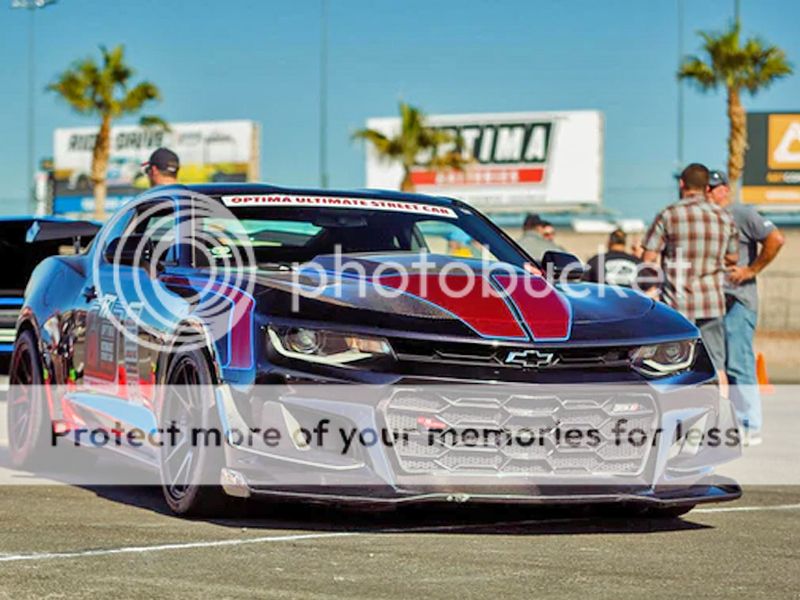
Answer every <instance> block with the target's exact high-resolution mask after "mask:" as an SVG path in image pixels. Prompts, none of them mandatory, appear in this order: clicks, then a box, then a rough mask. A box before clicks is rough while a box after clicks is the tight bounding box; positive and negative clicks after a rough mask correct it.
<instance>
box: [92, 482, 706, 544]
mask: <svg viewBox="0 0 800 600" xmlns="http://www.w3.org/2000/svg"><path fill="white" fill-rule="evenodd" d="M80 487H82V488H83V489H87V490H89V491H91V492H93V493H94V494H96V495H97V496H98V497H100V498H103V499H105V500H110V501H113V502H119V503H122V504H127V505H130V506H135V507H137V508H141V509H145V510H150V511H153V512H156V513H159V514H162V515H166V516H170V517H173V518H179V517H174V516H173V515H172V513H170V512H169V511H168V509H167V507H166V505H165V504H164V501H163V499H162V497H161V490H160V489H159V488H157V487H135V486H80ZM233 512H234V514H236V515H238V516H236V517H235V518H213V519H202V520H203V521H206V522H209V523H214V524H216V525H221V526H224V527H237V528H241V527H246V528H249V529H269V530H287V531H288V530H291V531H297V530H304V531H329V532H340V531H353V532H364V533H387V534H391V533H448V534H459V533H468V534H472V535H476V534H487V535H488V534H495V535H497V534H501V535H545V534H546V535H554V534H595V533H602V534H609V533H620V534H630V533H652V532H658V531H686V530H695V529H708V528H710V527H709V526H707V525H702V524H698V523H692V522H690V521H685V520H682V519H664V518H648V517H646V516H636V515H630V514H629V515H625V514H623V513H621V512H619V509H617V512H618V513H619V516H616V515H613V516H611V515H609V511H608V509H605V510H604V509H601V508H598V507H578V506H573V507H534V508H532V507H517V506H515V507H509V506H502V505H479V504H475V505H453V504H428V505H424V506H421V505H418V506H404V507H401V508H397V509H394V510H380V511H369V510H367V509H356V508H350V507H343V506H328V505H320V504H312V503H303V502H294V503H289V502H273V501H266V500H257V501H254V500H249V501H247V502H242V503H240V504H239V505H238V506H236V508H235V509H234V511H233Z"/></svg>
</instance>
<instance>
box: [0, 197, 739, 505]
mask: <svg viewBox="0 0 800 600" xmlns="http://www.w3.org/2000/svg"><path fill="white" fill-rule="evenodd" d="M581 273H582V266H581V264H580V263H579V261H577V259H576V258H575V257H573V256H571V255H567V254H564V253H547V254H546V255H545V256H544V258H543V259H542V262H541V263H537V262H536V261H534V260H533V259H532V258H531V257H529V256H527V255H526V254H525V253H524V251H523V250H521V249H520V248H519V246H517V245H516V244H515V243H514V242H513V240H511V239H510V238H509V237H508V236H507V235H506V234H505V233H504V232H503V231H501V230H500V229H498V228H497V227H496V226H494V225H493V224H492V223H491V222H490V221H489V220H488V219H486V218H485V217H484V216H482V215H481V214H480V213H478V212H477V211H475V209H473V208H471V207H469V206H468V205H466V204H464V203H462V202H459V201H457V200H453V199H446V198H434V197H426V196H418V195H411V194H401V193H394V192H382V191H363V190H362V191H352V192H328V191H319V190H295V189H285V188H277V187H273V186H268V185H257V184H230V185H226V184H219V185H197V186H170V187H164V188H158V189H156V190H154V191H151V192H148V193H147V194H145V195H143V196H140V197H139V198H137V199H136V200H135V201H133V202H132V203H130V204H129V205H127V206H126V207H124V208H123V209H122V210H120V211H119V212H118V213H116V214H115V215H114V217H113V218H112V219H111V220H110V221H109V222H108V223H107V224H106V225H104V226H103V228H102V229H101V230H100V232H99V234H98V235H97V237H96V238H95V240H94V242H93V243H92V245H91V246H90V247H89V248H88V249H87V250H86V251H85V252H84V253H82V254H78V255H75V256H56V257H51V258H48V259H46V260H44V261H43V262H42V263H41V264H40V265H39V266H38V267H37V268H36V270H35V272H34V273H33V276H32V278H31V280H30V283H29V284H28V287H27V290H26V293H25V300H24V305H23V307H22V309H21V314H20V317H19V321H18V323H17V330H16V341H15V347H14V355H13V359H12V365H11V392H10V399H9V419H8V422H9V428H10V446H11V456H12V459H13V461H14V462H15V464H17V465H19V466H22V465H28V464H32V463H34V462H35V461H36V460H42V459H45V460H46V459H47V458H48V457H50V458H53V456H54V455H57V454H59V453H61V452H62V451H63V450H64V446H65V445H67V444H69V445H74V444H75V443H77V444H80V445H84V446H89V447H94V448H102V449H109V450H113V451H114V452H115V453H116V454H118V455H119V454H121V455H124V456H125V457H127V458H134V459H138V461H139V462H142V463H144V464H145V465H147V466H148V467H152V472H153V473H156V474H157V475H158V481H159V482H160V483H161V484H162V486H163V489H164V496H165V498H166V501H167V502H168V504H169V506H170V507H171V508H172V509H173V510H174V511H176V512H178V513H181V514H200V513H208V512H212V511H217V510H219V509H220V508H221V507H223V506H226V505H229V504H230V503H231V497H232V496H233V497H240V498H241V497H249V496H258V495H264V496H273V497H281V498H297V499H313V500H319V501H337V502H351V503H382V504H399V503H404V502H419V501H456V502H465V501H484V502H493V501H494V502H522V503H553V502H555V503H563V502H582V503H609V502H611V503H618V504H622V505H624V506H635V508H636V509H637V510H639V509H646V510H648V511H650V512H659V511H660V512H662V513H666V514H677V513H680V512H685V511H686V510H689V509H690V508H691V507H692V506H694V505H695V504H697V503H699V502H705V501H718V500H730V499H734V498H736V497H738V496H739V495H740V489H739V487H738V486H737V485H736V484H735V483H734V482H732V481H729V480H728V481H726V480H724V479H722V478H718V477H716V478H715V477H714V476H713V475H712V467H713V466H714V465H715V464H718V463H721V462H724V461H727V460H730V459H731V458H733V457H735V456H737V455H738V429H737V425H736V422H735V417H734V416H733V412H732V410H731V406H730V403H729V402H728V401H727V400H726V399H724V398H721V397H720V396H719V394H718V393H717V388H716V386H715V385H714V371H713V368H712V367H711V365H710V362H709V359H708V356H707V353H706V351H705V350H704V348H703V346H702V342H701V341H700V340H699V335H698V331H697V329H696V328H695V327H694V325H692V324H691V323H690V322H688V321H687V320H686V319H685V318H683V317H682V316H681V315H680V314H678V313H676V312H675V311H673V310H671V309H670V308H668V307H667V306H665V305H663V304H661V303H658V302H655V301H653V300H651V299H650V298H648V297H646V296H645V295H643V294H641V293H639V292H637V291H634V290H630V289H625V288H614V287H611V286H599V285H595V284H590V283H583V282H581V281H580V278H581ZM214 434H218V435H214ZM87 476H88V474H87ZM111 479H112V480H111V481H104V482H107V483H116V481H113V478H111ZM119 483H125V481H120V482H119Z"/></svg>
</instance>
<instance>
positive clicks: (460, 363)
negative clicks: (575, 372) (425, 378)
mask: <svg viewBox="0 0 800 600" xmlns="http://www.w3.org/2000/svg"><path fill="white" fill-rule="evenodd" d="M391 344H392V348H393V349H394V351H395V355H396V356H397V360H398V361H399V362H400V363H401V364H406V365H407V366H408V367H409V368H410V369H411V368H414V367H424V366H425V365H431V364H436V365H447V366H453V367H476V368H486V369H495V370H497V369H504V370H508V371H512V372H513V371H523V370H531V369H536V367H530V366H526V365H524V364H521V363H520V362H508V357H509V353H510V352H514V351H519V350H521V349H520V348H519V347H518V346H494V345H488V344H469V343H447V342H432V341H428V340H414V339H401V338H395V339H392V340H391ZM538 349H539V350H540V351H541V352H543V353H548V354H552V355H553V360H552V362H551V364H548V365H547V366H546V367H544V368H543V369H546V370H547V371H558V370H564V369H581V370H593V369H598V370H603V371H609V370H619V369H624V370H627V369H628V368H629V367H630V360H629V357H628V356H629V351H630V348H624V347H619V346H615V347H590V348H556V347H553V348H544V347H542V348H538ZM543 369H540V370H543Z"/></svg>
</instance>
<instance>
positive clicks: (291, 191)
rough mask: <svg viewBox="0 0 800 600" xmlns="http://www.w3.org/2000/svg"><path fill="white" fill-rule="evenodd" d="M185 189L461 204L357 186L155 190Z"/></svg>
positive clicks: (180, 186) (214, 185)
mask: <svg viewBox="0 0 800 600" xmlns="http://www.w3.org/2000/svg"><path fill="white" fill-rule="evenodd" d="M176 188H177V189H185V190H189V191H192V192H197V193H198V194H205V195H206V196H222V195H233V194H236V195H244V194H253V195H261V194H287V195H303V196H334V197H346V198H372V199H377V200H397V201H401V202H420V203H426V204H435V205H438V206H454V205H458V206H464V204H463V203H462V202H460V201H458V200H455V199H453V198H446V197H444V196H426V195H425V194H410V193H407V192H398V191H394V190H378V189H359V190H321V189H315V188H294V187H282V186H276V185H271V184H268V183H197V184H188V185H187V184H175V185H169V186H162V187H161V188H157V189H164V190H167V189H176Z"/></svg>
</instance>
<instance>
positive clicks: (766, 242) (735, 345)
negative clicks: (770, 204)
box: [708, 171, 784, 446]
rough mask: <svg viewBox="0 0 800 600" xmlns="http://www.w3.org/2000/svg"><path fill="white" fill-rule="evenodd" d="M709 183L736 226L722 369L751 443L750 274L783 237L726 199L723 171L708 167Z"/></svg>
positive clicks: (754, 436) (757, 428)
mask: <svg viewBox="0 0 800 600" xmlns="http://www.w3.org/2000/svg"><path fill="white" fill-rule="evenodd" d="M709 188H710V191H709V193H708V196H709V200H711V201H712V202H714V203H715V204H717V205H719V206H721V207H724V208H727V209H728V210H729V211H730V212H731V214H732V215H733V220H734V221H735V222H736V228H737V229H738V230H739V262H738V264H737V265H736V266H734V267H731V268H730V269H728V276H727V278H726V281H725V300H726V305H727V312H726V314H725V337H726V342H727V362H726V367H725V370H726V371H727V373H728V379H729V380H730V384H731V399H732V400H733V403H734V406H735V407H736V412H737V414H738V417H739V421H740V422H741V424H742V428H743V432H744V443H745V444H746V445H751V446H754V445H757V444H760V443H761V424H762V419H761V396H760V394H759V391H758V381H757V379H756V364H755V363H756V361H755V356H754V353H753V337H754V335H755V330H756V320H757V317H758V286H757V285H756V275H758V273H760V272H761V271H762V270H763V269H764V268H765V267H766V266H767V265H768V264H769V263H771V262H772V260H773V259H774V258H775V256H777V254H778V251H779V250H780V249H781V246H783V243H784V238H783V235H782V234H781V232H780V231H779V230H778V228H777V227H775V225H774V224H772V223H771V222H770V221H767V220H765V219H764V217H762V216H761V215H760V214H758V212H757V211H756V209H755V208H753V207H752V206H748V205H746V204H739V203H736V202H731V193H730V187H729V186H728V178H727V177H726V176H725V174H724V173H722V172H720V171H711V174H710V176H709ZM759 245H760V246H761V247H760V249H759Z"/></svg>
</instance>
